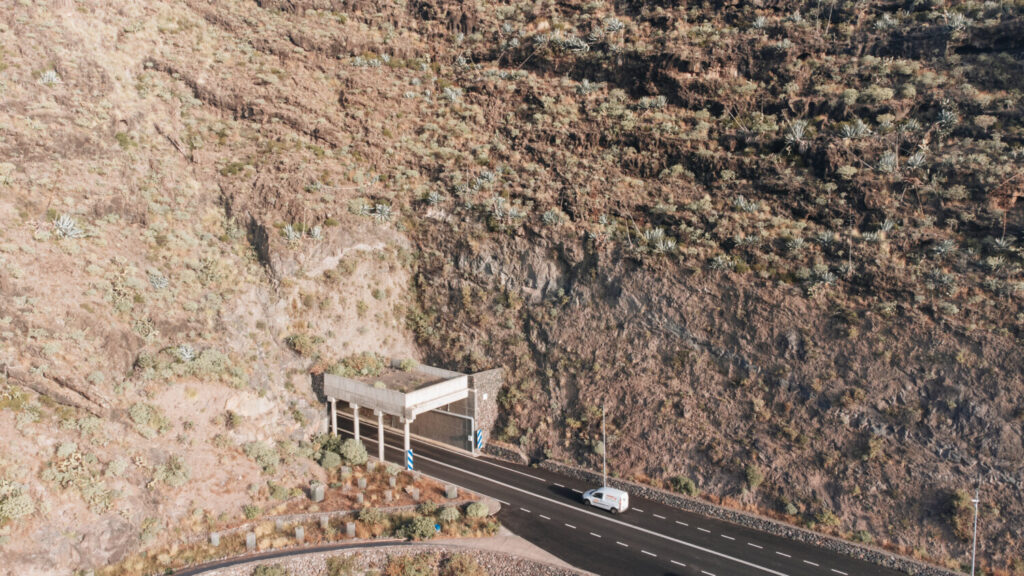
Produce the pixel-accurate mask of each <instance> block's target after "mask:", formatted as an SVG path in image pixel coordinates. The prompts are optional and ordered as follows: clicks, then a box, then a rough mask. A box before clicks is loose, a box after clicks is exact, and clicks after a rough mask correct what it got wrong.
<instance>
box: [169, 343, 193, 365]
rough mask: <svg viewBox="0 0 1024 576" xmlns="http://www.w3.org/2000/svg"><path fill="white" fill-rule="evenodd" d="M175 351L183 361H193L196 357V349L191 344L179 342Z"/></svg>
mask: <svg viewBox="0 0 1024 576" xmlns="http://www.w3.org/2000/svg"><path fill="white" fill-rule="evenodd" d="M174 353H175V354H176V355H177V356H178V359H179V360H181V361H182V362H191V361H193V360H195V359H196V349H195V348H193V347H192V345H191V344H179V345H178V347H177V348H175V349H174Z"/></svg>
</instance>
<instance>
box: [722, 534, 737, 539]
mask: <svg viewBox="0 0 1024 576" xmlns="http://www.w3.org/2000/svg"><path fill="white" fill-rule="evenodd" d="M722 538H725V539H726V540H735V538H733V537H732V536H726V535H725V534H722Z"/></svg>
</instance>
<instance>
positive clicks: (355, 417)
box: [352, 404, 359, 440]
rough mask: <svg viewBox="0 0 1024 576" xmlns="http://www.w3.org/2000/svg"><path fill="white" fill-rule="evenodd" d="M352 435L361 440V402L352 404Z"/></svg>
mask: <svg viewBox="0 0 1024 576" xmlns="http://www.w3.org/2000/svg"><path fill="white" fill-rule="evenodd" d="M352 435H353V437H354V438H355V439H356V440H359V404H353V405H352Z"/></svg>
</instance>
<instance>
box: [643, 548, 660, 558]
mask: <svg viewBox="0 0 1024 576" xmlns="http://www.w3.org/2000/svg"><path fill="white" fill-rule="evenodd" d="M640 552H642V553H643V554H647V555H648V556H653V557H654V558H657V557H658V555H657V554H655V553H654V552H648V551H647V550H641V551H640Z"/></svg>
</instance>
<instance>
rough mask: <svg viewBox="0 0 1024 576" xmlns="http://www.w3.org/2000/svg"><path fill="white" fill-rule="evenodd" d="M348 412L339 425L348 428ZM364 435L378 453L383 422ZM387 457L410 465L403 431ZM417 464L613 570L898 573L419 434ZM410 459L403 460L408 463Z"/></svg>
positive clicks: (521, 527)
mask: <svg viewBox="0 0 1024 576" xmlns="http://www.w3.org/2000/svg"><path fill="white" fill-rule="evenodd" d="M351 429H352V420H351V415H348V414H342V413H339V414H338V431H339V433H341V434H343V435H348V436H351ZM360 433H361V434H360V436H361V439H362V440H363V443H364V444H365V445H366V446H367V451H368V452H369V453H370V454H376V453H377V425H376V422H372V421H369V420H362V421H361V423H360ZM384 444H385V447H386V448H385V456H386V458H387V460H388V462H394V463H400V462H401V463H403V464H404V457H403V454H402V435H401V432H398V431H395V430H392V429H390V428H387V427H385V437H384ZM412 449H413V454H414V457H415V466H416V469H417V470H420V471H422V472H424V473H425V474H429V475H431V476H435V477H437V478H440V479H442V480H445V481H446V482H450V483H453V484H456V485H459V486H462V487H463V488H466V489H468V490H471V491H473V492H477V493H479V494H484V495H486V496H490V497H492V498H495V499H497V500H498V501H500V502H501V503H502V509H501V512H499V513H498V519H499V520H500V521H501V523H502V524H504V525H505V526H507V527H508V528H509V529H510V530H512V531H513V532H515V533H516V534H517V535H519V536H520V537H522V538H524V539H526V540H528V541H530V542H532V543H533V544H535V545H537V546H539V547H541V548H543V549H545V550H547V551H548V552H551V553H552V554H554V555H555V556H558V557H559V558H561V559H563V560H565V561H566V562H568V563H569V564H572V565H574V566H577V567H579V568H582V569H584V570H589V571H591V572H594V573H597V574H601V575H606V576H618V575H623V576H627V575H628V576H632V575H638V574H652V575H659V574H660V575H686V576H768V575H773V576H897V575H900V574H902V572H898V571H895V570H890V569H886V568H882V567H880V566H877V565H875V564H870V563H867V562H863V561H860V560H856V559H853V558H849V557H847V556H844V555H841V554H837V553H833V552H830V551H828V550H823V549H819V548H816V547H814V546H810V545H807V544H802V543H799V542H792V541H790V540H787V539H784V538H779V537H776V536H773V535H770V534H766V533H763V532H758V531H756V530H752V529H749V528H744V527H741V526H737V525H735V524H729V523H727V522H722V521H719V520H713V519H710V518H705V517H703V516H699V515H696V514H692V513H690V512H685V511H683V510H679V509H677V508H672V507H670V506H666V505H664V504H658V503H656V502H652V501H650V500H645V499H643V498H638V497H636V496H634V495H630V506H631V507H630V510H628V511H627V512H625V513H623V514H618V515H612V514H610V513H608V512H605V511H603V510H598V509H595V508H590V507H586V506H584V505H583V504H582V502H581V501H580V493H581V492H583V491H584V490H588V489H590V488H596V486H590V485H583V484H581V483H580V482H579V481H576V480H573V479H570V478H568V477H565V476H561V475H559V474H555V473H553V472H549V471H547V470H537V469H534V468H529V467H526V466H518V465H515V464H510V463H507V462H504V461H498V460H493V459H491V458H488V457H483V456H481V457H478V458H473V457H471V456H467V455H465V454H464V453H462V452H458V451H455V450H448V449H445V448H441V447H439V446H437V445H435V444H431V443H428V442H423V441H420V440H418V439H416V438H413V440H412ZM403 467H404V465H403Z"/></svg>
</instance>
